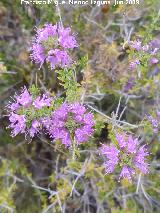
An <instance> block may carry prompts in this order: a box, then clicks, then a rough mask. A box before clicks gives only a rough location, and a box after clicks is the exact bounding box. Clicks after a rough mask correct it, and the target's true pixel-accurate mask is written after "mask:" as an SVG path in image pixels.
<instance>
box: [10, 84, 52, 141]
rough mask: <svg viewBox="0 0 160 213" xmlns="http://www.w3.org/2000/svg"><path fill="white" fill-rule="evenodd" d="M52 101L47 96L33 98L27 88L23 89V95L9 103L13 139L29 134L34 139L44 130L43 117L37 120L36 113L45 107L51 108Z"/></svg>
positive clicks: (17, 96) (15, 97) (16, 96)
mask: <svg viewBox="0 0 160 213" xmlns="http://www.w3.org/2000/svg"><path fill="white" fill-rule="evenodd" d="M51 101H52V99H51V98H49V97H48V95H46V94H43V95H42V96H38V97H33V96H32V94H31V93H30V92H29V91H28V90H27V88H26V87H24V88H22V90H21V93H20V94H19V95H17V94H16V95H15V96H14V102H11V103H9V104H8V106H7V109H8V111H9V114H8V117H9V121H10V125H9V128H11V129H12V132H11V135H12V137H15V136H16V135H17V134H19V133H25V135H27V134H29V135H30V137H31V138H32V137H34V136H35V134H37V133H38V132H39V129H41V128H42V120H43V118H42V117H41V118H40V119H36V116H37V115H36V113H38V110H41V109H42V108H43V107H49V106H50V105H51ZM35 112H36V113H35ZM41 114H42V113H41ZM41 114H40V115H41ZM42 116H43V115H42ZM44 116H45V114H44Z"/></svg>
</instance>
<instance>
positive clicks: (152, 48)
mask: <svg viewBox="0 0 160 213" xmlns="http://www.w3.org/2000/svg"><path fill="white" fill-rule="evenodd" d="M156 43H157V41H156V40H152V41H151V42H149V43H148V44H146V45H142V42H141V41H140V40H136V41H131V42H130V43H129V46H130V47H131V49H134V50H135V51H136V52H141V53H142V54H144V53H147V54H149V55H150V57H149V64H150V65H154V64H158V63H159V60H158V55H157V54H158V52H159V50H160V45H159V46H157V45H156ZM138 65H140V61H139V59H135V60H134V61H132V62H131V63H130V65H129V68H130V69H131V70H134V69H135V68H136V67H137V66H138Z"/></svg>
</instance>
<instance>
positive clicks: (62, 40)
mask: <svg viewBox="0 0 160 213" xmlns="http://www.w3.org/2000/svg"><path fill="white" fill-rule="evenodd" d="M77 46H78V44H77V41H76V39H75V36H74V35H73V34H71V28H69V27H68V28H63V27H60V26H58V24H56V25H52V24H45V25H44V26H43V27H42V28H41V29H37V31H36V35H35V38H34V40H33V43H32V47H31V54H30V57H31V60H32V61H35V63H37V64H39V65H40V68H41V66H42V65H43V64H44V63H45V62H48V63H50V66H51V69H55V68H57V67H59V68H64V67H68V66H70V65H71V64H72V60H71V58H70V56H69V50H70V49H73V48H75V47H77Z"/></svg>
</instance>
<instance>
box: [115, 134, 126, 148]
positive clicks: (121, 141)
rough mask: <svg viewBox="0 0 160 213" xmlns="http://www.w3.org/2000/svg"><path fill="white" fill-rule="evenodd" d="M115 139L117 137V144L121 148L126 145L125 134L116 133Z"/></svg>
mask: <svg viewBox="0 0 160 213" xmlns="http://www.w3.org/2000/svg"><path fill="white" fill-rule="evenodd" d="M116 139H117V141H118V144H119V146H120V148H121V149H123V148H124V147H126V139H125V135H123V134H116Z"/></svg>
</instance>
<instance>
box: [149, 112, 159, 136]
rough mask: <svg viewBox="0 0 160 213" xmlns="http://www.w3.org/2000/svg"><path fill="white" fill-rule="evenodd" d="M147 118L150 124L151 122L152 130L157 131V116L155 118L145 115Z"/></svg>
mask: <svg viewBox="0 0 160 213" xmlns="http://www.w3.org/2000/svg"><path fill="white" fill-rule="evenodd" d="M157 116H158V114H157ZM147 119H148V121H149V122H150V124H151V126H152V128H153V131H154V132H155V133H157V132H158V127H159V120H158V119H159V118H158V119H155V118H154V117H153V116H151V115H149V116H147Z"/></svg>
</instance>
